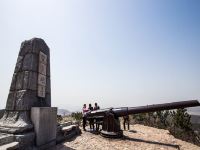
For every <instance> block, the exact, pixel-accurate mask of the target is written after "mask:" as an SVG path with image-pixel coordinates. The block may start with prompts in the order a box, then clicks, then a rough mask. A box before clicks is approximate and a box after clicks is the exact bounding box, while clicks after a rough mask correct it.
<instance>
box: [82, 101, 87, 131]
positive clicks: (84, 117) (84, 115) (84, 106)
mask: <svg viewBox="0 0 200 150" xmlns="http://www.w3.org/2000/svg"><path fill="white" fill-rule="evenodd" d="M87 112H88V109H87V108H86V104H84V105H83V109H82V114H83V130H84V131H86V130H85V126H86V114H87Z"/></svg>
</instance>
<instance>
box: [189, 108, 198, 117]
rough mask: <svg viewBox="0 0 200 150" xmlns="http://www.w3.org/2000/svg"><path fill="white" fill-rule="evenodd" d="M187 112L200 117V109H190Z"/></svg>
mask: <svg viewBox="0 0 200 150" xmlns="http://www.w3.org/2000/svg"><path fill="white" fill-rule="evenodd" d="M187 110H188V113H189V114H190V115H199V116H200V107H190V108H188V109H187Z"/></svg>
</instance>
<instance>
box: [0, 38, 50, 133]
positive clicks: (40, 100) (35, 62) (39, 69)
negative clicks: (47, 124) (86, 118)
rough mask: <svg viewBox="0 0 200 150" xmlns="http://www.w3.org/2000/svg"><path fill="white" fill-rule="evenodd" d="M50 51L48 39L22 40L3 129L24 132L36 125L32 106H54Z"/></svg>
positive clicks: (2, 124)
mask: <svg viewBox="0 0 200 150" xmlns="http://www.w3.org/2000/svg"><path fill="white" fill-rule="evenodd" d="M50 84H51V82H50V52H49V48H48V46H47V45H46V43H45V42H44V40H42V39H39V38H33V39H31V40H28V41H24V42H23V43H22V44H21V48H20V52H19V55H18V58H17V63H16V66H15V70H14V74H13V77H12V82H11V86H10V92H9V94H8V99H7V104H6V109H5V113H4V116H3V117H2V118H1V119H0V132H6V133H14V134H15V133H23V132H26V131H29V130H32V129H33V125H32V123H31V121H30V110H31V107H51V88H50V87H51V85H50Z"/></svg>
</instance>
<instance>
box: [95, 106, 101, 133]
mask: <svg viewBox="0 0 200 150" xmlns="http://www.w3.org/2000/svg"><path fill="white" fill-rule="evenodd" d="M98 109H100V107H99V106H98V105H97V103H94V110H98ZM100 121H101V119H100V118H96V119H95V124H96V131H99V123H100Z"/></svg>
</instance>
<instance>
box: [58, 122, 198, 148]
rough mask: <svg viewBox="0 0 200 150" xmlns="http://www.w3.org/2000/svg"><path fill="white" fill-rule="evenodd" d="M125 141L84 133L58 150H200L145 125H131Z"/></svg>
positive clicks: (165, 131) (166, 132) (59, 146)
mask: <svg viewBox="0 0 200 150" xmlns="http://www.w3.org/2000/svg"><path fill="white" fill-rule="evenodd" d="M124 136H125V137H124V138H123V139H108V138H104V137H101V136H100V135H95V134H92V133H90V132H84V131H82V134H81V135H80V136H77V137H76V138H75V139H73V140H71V141H67V142H65V143H63V144H60V145H58V146H57V148H56V149H57V150H74V149H77V150H177V149H180V150H200V147H198V146H196V145H193V144H190V143H188V142H185V141H182V140H179V139H176V138H174V137H173V136H172V135H170V134H169V132H168V131H167V130H163V129H156V128H152V127H148V126H143V125H138V124H136V125H130V130H129V131H124Z"/></svg>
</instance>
